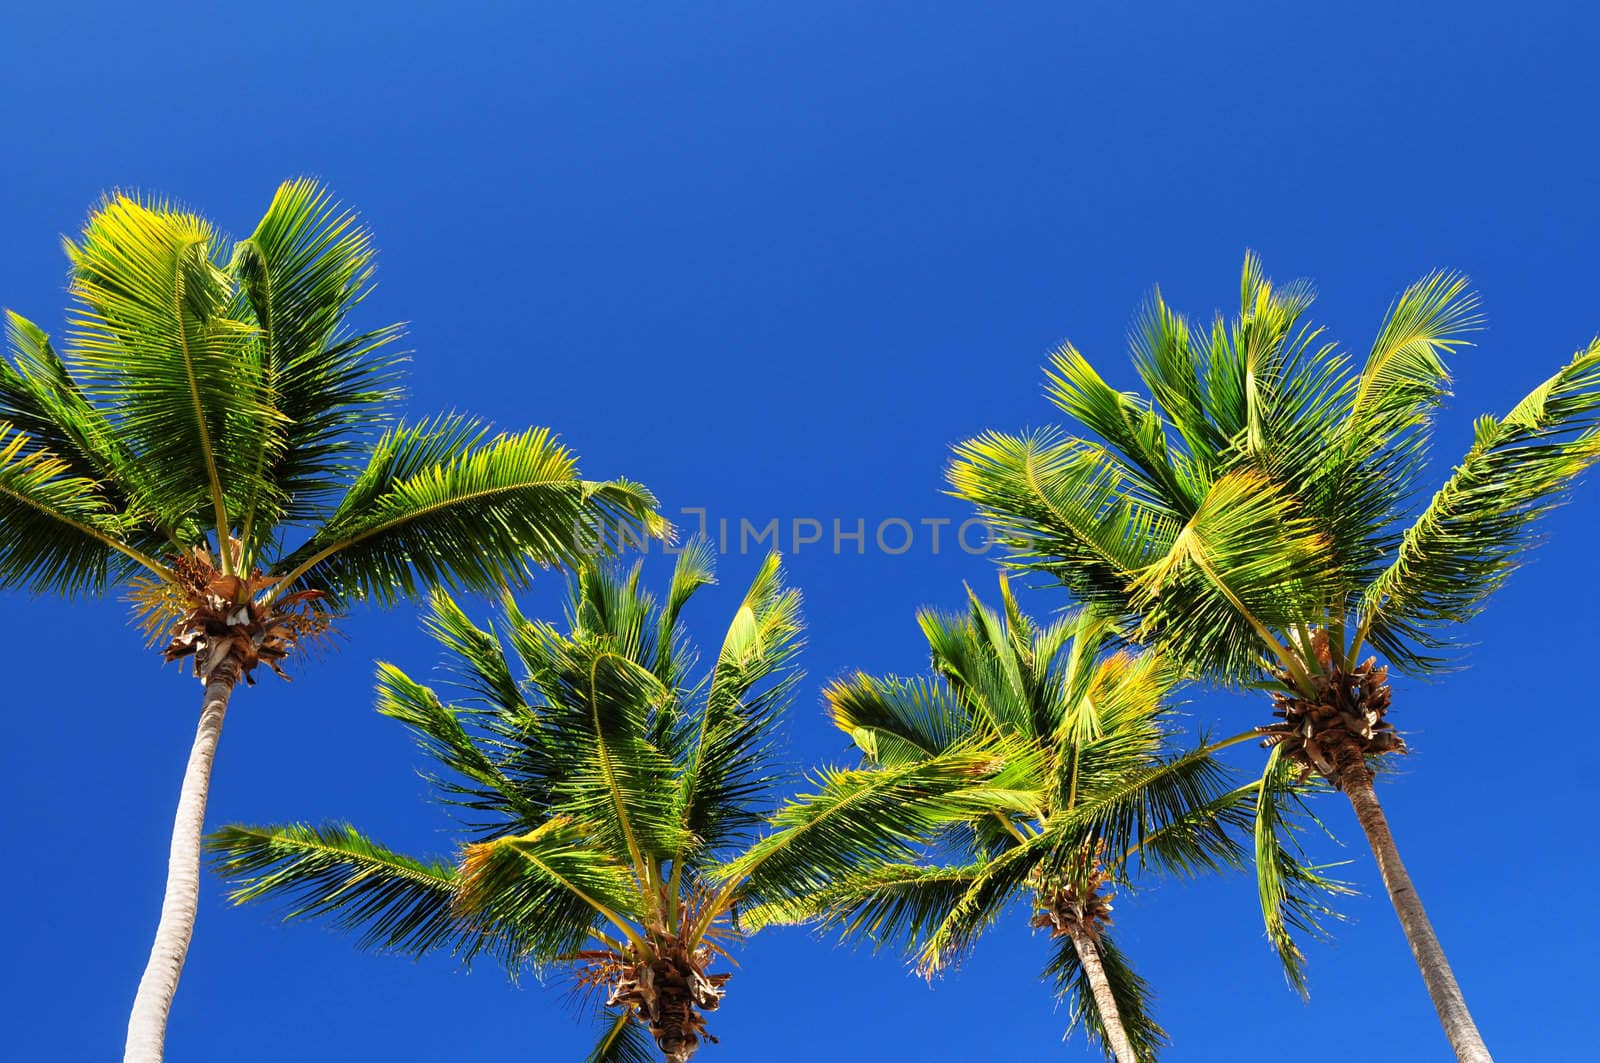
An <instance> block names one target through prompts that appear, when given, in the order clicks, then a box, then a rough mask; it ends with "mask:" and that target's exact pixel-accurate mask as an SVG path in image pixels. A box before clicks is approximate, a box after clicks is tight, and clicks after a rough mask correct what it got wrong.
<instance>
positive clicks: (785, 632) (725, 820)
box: [674, 553, 803, 847]
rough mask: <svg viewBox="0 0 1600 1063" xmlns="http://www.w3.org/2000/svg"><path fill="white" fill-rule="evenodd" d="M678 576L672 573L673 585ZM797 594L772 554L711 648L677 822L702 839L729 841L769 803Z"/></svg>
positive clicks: (794, 639)
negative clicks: (715, 648)
mask: <svg viewBox="0 0 1600 1063" xmlns="http://www.w3.org/2000/svg"><path fill="white" fill-rule="evenodd" d="M677 584H678V580H677V579H674V586H676V585H677ZM802 630H803V625H802V621H801V618H800V594H799V592H798V591H796V590H794V589H792V588H789V587H786V586H784V583H783V573H782V568H781V566H780V564H779V557H778V555H777V554H775V553H774V554H769V555H768V556H767V557H766V559H765V560H764V561H763V562H762V563H761V567H760V568H759V569H758V570H757V572H756V575H755V577H754V579H752V580H751V583H750V587H749V589H748V590H747V591H746V592H745V596H744V600H743V601H742V602H740V604H739V609H738V611H737V612H736V613H735V614H734V618H733V622H732V624H731V625H730V626H729V628H728V632H727V635H726V636H725V638H724V639H723V643H722V647H721V649H720V650H719V651H718V653H717V661H716V664H715V665H714V666H713V668H712V672H711V681H710V686H709V688H708V690H707V692H706V701H705V705H704V707H703V709H702V710H701V712H700V713H699V719H698V720H697V721H696V724H695V726H694V727H693V728H692V729H693V731H694V734H695V737H694V739H693V740H692V741H691V742H690V743H688V744H687V748H686V752H685V757H684V760H683V762H682V766H681V769H680V775H679V786H678V792H679V799H678V800H679V821H680V822H681V823H682V824H683V828H684V831H685V833H686V834H687V835H689V836H692V837H694V838H696V839H699V841H700V843H701V844H702V845H705V846H707V847H716V846H719V845H724V844H728V843H730V842H732V841H734V840H735V839H736V838H737V837H739V836H741V835H742V834H744V833H745V832H747V831H749V830H750V828H752V827H754V826H756V825H757V824H759V823H760V822H761V820H762V817H763V815H764V814H765V812H766V810H767V808H768V807H770V805H769V804H768V801H767V799H768V798H769V796H770V790H771V787H772V784H773V783H774V782H775V781H776V780H775V779H774V778H773V775H772V766H771V761H772V757H771V755H770V753H771V744H772V741H773V733H774V730H775V728H776V725H777V723H778V719H779V714H780V712H781V711H782V710H783V709H784V708H785V707H786V706H787V705H788V704H789V702H790V700H791V699H792V698H793V693H794V689H795V686H796V684H797V683H798V682H799V680H800V673H799V672H798V671H796V670H795V669H794V667H793V662H794V659H795V657H796V655H797V654H798V653H799V651H800V645H801V632H802Z"/></svg>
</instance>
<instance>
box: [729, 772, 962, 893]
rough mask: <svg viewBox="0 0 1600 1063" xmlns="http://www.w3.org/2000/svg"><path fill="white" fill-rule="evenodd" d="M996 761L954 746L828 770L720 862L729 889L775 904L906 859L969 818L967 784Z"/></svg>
mask: <svg viewBox="0 0 1600 1063" xmlns="http://www.w3.org/2000/svg"><path fill="white" fill-rule="evenodd" d="M992 768H993V763H992V761H991V759H990V758H989V757H987V756H985V755H984V754H982V753H973V752H967V751H952V752H950V753H946V754H945V755H943V756H941V757H938V758H935V759H932V760H926V761H921V762H917V763H913V764H909V765H906V766H904V767H900V768H885V769H878V770H858V771H846V770H840V769H825V770H823V771H821V772H820V773H818V775H817V776H816V778H815V779H814V782H815V784H816V786H817V792H816V793H814V794H809V795H805V796H802V797H800V798H798V799H796V800H793V801H790V802H789V803H787V804H785V805H784V806H783V807H782V808H781V809H779V811H778V813H777V814H776V815H775V816H773V818H772V826H773V833H771V834H769V835H768V836H767V837H765V838H763V839H761V840H760V841H758V842H757V843H756V844H755V845H753V846H751V847H750V849H749V850H747V851H746V852H745V853H744V854H743V855H741V856H739V857H738V858H736V859H734V860H733V861H731V862H729V863H728V864H726V865H725V866H723V867H722V868H720V869H718V872H717V877H718V878H720V879H721V880H722V881H723V883H724V890H725V892H726V893H728V894H729V895H733V894H735V893H737V895H738V896H740V897H743V898H747V899H748V901H749V902H754V903H762V904H769V903H774V902H778V901H784V900H793V899H795V898H804V897H807V896H809V895H811V894H813V893H815V892H817V891H820V890H825V889H827V888H829V886H831V885H832V884H834V883H836V882H838V881H839V880H841V879H844V878H846V877H847V876H848V875H849V874H850V873H851V872H852V871H854V870H855V869H856V868H858V867H861V866H863V865H872V864H876V863H887V862H894V861H906V860H909V859H911V858H912V857H914V855H915V849H916V847H917V845H918V843H919V841H920V840H921V839H924V838H926V837H927V836H929V835H930V834H933V833H936V832H937V831H938V830H939V829H940V828H941V827H943V826H945V825H947V824H949V823H952V822H958V821H960V820H962V819H965V818H967V807H966V806H964V805H963V804H962V803H961V801H960V796H961V791H963V790H965V789H967V788H969V787H971V786H973V785H974V784H975V783H976V782H977V781H978V780H979V778H980V777H981V776H983V775H985V774H987V773H988V772H989V771H990V770H992Z"/></svg>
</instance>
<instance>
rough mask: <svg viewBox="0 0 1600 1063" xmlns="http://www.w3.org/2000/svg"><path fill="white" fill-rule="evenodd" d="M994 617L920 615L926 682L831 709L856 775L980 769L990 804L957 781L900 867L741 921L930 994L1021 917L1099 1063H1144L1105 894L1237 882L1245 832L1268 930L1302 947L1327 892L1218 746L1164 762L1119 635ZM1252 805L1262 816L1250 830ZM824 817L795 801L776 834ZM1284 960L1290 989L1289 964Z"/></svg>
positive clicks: (853, 683) (1279, 805)
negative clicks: (903, 965) (1001, 922)
mask: <svg viewBox="0 0 1600 1063" xmlns="http://www.w3.org/2000/svg"><path fill="white" fill-rule="evenodd" d="M1001 601H1002V609H1001V610H1000V611H996V610H993V609H990V608H989V607H987V606H985V605H984V604H983V603H982V602H980V601H979V600H978V599H977V597H976V596H972V597H971V601H970V608H969V610H968V611H967V612H966V613H965V614H964V615H943V614H939V613H936V612H932V611H924V612H923V613H922V614H921V615H920V617H919V620H920V623H921V626H922V630H923V633H924V635H925V636H926V637H927V640H928V643H929V646H930V648H931V650H932V658H933V669H934V673H935V674H934V677H933V678H931V679H901V678H895V677H876V676H871V675H867V674H864V673H858V674H856V675H855V676H853V677H850V678H848V679H844V680H840V681H838V682H835V683H834V684H832V685H831V686H830V687H829V688H828V690H827V699H828V703H829V705H830V706H831V711H832V715H833V719H834V722H835V724H836V725H837V726H838V727H839V728H840V729H841V730H843V731H845V732H846V733H847V734H849V735H851V737H852V738H853V739H854V741H855V743H856V745H857V746H858V747H859V748H860V750H861V752H862V753H863V755H864V756H865V758H866V760H867V762H868V763H869V765H871V767H870V769H869V771H870V772H873V773H877V774H882V775H894V774H897V773H900V772H904V771H907V770H909V769H912V768H914V767H922V768H923V769H924V770H927V769H929V768H936V767H937V766H938V765H939V764H940V763H941V762H942V761H947V760H950V759H951V758H960V759H961V760H967V759H970V758H973V757H977V758H979V759H980V760H984V761H987V762H988V764H989V766H990V768H989V770H990V772H992V773H994V774H993V775H992V778H990V779H988V780H986V781H987V783H988V784H987V785H976V786H974V785H972V784H971V782H970V780H962V779H961V778H960V773H959V771H958V772H956V773H955V778H954V779H953V780H952V787H953V788H961V787H964V792H963V793H961V795H960V800H959V802H958V803H957V804H955V805H954V807H951V808H950V809H949V810H948V815H947V816H946V817H945V818H944V820H943V821H942V822H940V823H938V824H937V825H936V826H934V827H933V828H932V829H930V830H928V831H927V832H926V833H925V834H924V835H923V836H922V837H921V838H920V839H919V841H920V847H919V848H918V849H917V850H916V851H914V852H912V853H910V854H897V855H902V856H903V855H910V856H912V857H913V858H912V859H881V860H869V861H863V862H862V863H861V864H860V865H858V866H857V867H855V868H852V869H850V870H849V871H848V872H847V873H845V874H844V875H842V876H841V877H840V878H839V880H838V881H836V882H835V883H833V884H832V885H830V886H828V887H826V888H823V889H821V890H819V891H817V892H816V893H813V894H810V895H807V896H802V897H798V898H796V899H795V900H793V901H791V902H787V903H785V902H775V903H772V904H770V905H769V906H767V908H765V909H759V910H757V911H755V912H753V913H751V914H750V915H749V916H747V919H748V920H752V921H755V920H762V919H767V920H776V921H794V920H800V919H810V920H812V921H815V922H817V923H818V924H820V925H821V926H824V927H832V928H836V929H839V930H841V931H843V932H844V933H846V934H847V935H849V936H860V937H865V938H867V939H870V940H871V941H872V942H874V944H876V945H885V944H896V945H900V946H903V947H905V948H907V949H910V950H912V951H914V953H915V956H916V960H917V965H918V967H919V968H920V969H921V970H922V971H923V972H924V973H927V974H932V973H934V972H937V971H940V970H942V969H944V968H946V967H947V966H949V965H950V964H952V963H954V962H956V961H957V960H959V959H960V957H961V956H963V955H964V954H965V953H966V952H967V951H968V950H969V949H970V948H971V947H972V946H973V945H974V944H975V943H976V941H977V939H978V937H979V936H980V935H981V934H982V932H983V931H984V930H985V929H987V928H988V927H989V926H991V925H992V924H993V923H994V922H995V921H996V920H997V919H999V918H1000V917H1001V915H1002V914H1003V913H1004V912H1005V911H1007V910H1008V909H1009V908H1010V907H1011V906H1012V905H1013V904H1014V903H1015V902H1017V901H1018V900H1021V899H1023V898H1026V899H1028V900H1029V902H1030V903H1031V905H1032V907H1033V910H1034V913H1035V915H1034V918H1033V925H1034V926H1036V927H1044V928H1048V929H1049V930H1050V933H1051V936H1052V938H1053V939H1054V949H1053V952H1052V956H1051V959H1050V961H1049V964H1048V966H1047V967H1046V969H1045V975H1046V977H1047V979H1049V980H1050V981H1051V982H1053V983H1054V985H1055V986H1056V989H1057V991H1058V993H1059V994H1061V995H1063V996H1065V997H1067V998H1069V999H1070V1000H1071V1002H1072V1019H1073V1023H1074V1025H1076V1024H1078V1023H1080V1022H1081V1023H1082V1024H1083V1025H1084V1026H1085V1027H1086V1028H1087V1030H1088V1031H1089V1034H1090V1036H1091V1038H1092V1039H1093V1040H1095V1041H1097V1042H1099V1043H1100V1044H1101V1045H1102V1047H1103V1048H1104V1049H1105V1051H1106V1054H1107V1056H1108V1057H1112V1058H1115V1059H1121V1060H1126V1061H1129V1063H1131V1061H1132V1060H1133V1059H1140V1060H1146V1059H1151V1058H1153V1057H1154V1056H1155V1053H1156V1051H1157V1049H1158V1048H1159V1047H1160V1046H1161V1045H1162V1044H1164V1043H1165V1041H1166V1035H1165V1033H1164V1031H1163V1030H1162V1028H1161V1027H1160V1025H1158V1024H1157V1022H1156V1020H1155V1019H1154V1017H1153V1014H1152V1010H1151V1007H1150V1000H1149V988H1148V986H1147V985H1146V984H1145V982H1144V981H1143V980H1142V979H1141V978H1140V977H1139V976H1138V975H1137V974H1136V973H1135V972H1134V971H1133V968H1132V967H1131V965H1130V964H1129V962H1128V960H1127V958H1126V957H1125V956H1124V954H1123V953H1122V952H1121V951H1120V950H1119V949H1118V948H1117V946H1116V943H1115V942H1114V940H1113V938H1112V935H1111V934H1110V932H1109V931H1108V930H1107V927H1108V926H1109V923H1110V919H1109V913H1110V908H1111V905H1110V903H1109V894H1110V890H1111V889H1112V887H1113V886H1120V887H1123V888H1131V887H1132V885H1133V884H1134V881H1135V879H1136V878H1137V876H1138V875H1139V874H1140V873H1141V872H1144V871H1165V872H1170V873H1177V874H1180V875H1188V874H1193V873H1198V872H1201V871H1208V870H1216V869H1221V868H1227V867H1237V866H1241V865H1243V864H1244V863H1245V862H1246V861H1247V859H1248V854H1249V848H1248V846H1247V845H1246V844H1245V839H1248V838H1249V837H1250V835H1251V831H1252V830H1256V831H1258V832H1259V841H1260V844H1261V845H1262V847H1263V851H1264V853H1265V854H1266V856H1265V859H1266V862H1267V863H1268V864H1269V865H1270V870H1269V872H1268V874H1267V876H1265V877H1266V878H1267V879H1269V880H1270V883H1271V886H1270V888H1271V889H1272V890H1273V891H1274V893H1273V905H1274V909H1273V911H1274V913H1275V915H1276V917H1277V919H1278V926H1279V929H1280V930H1283V929H1284V927H1283V921H1284V920H1288V921H1289V922H1290V923H1292V924H1294V925H1297V926H1300V927H1302V928H1305V929H1315V927H1316V920H1317V917H1318V915H1319V914H1320V913H1321V912H1322V910H1323V909H1322V906H1321V903H1320V901H1319V900H1318V894H1319V893H1320V892H1321V891H1322V890H1324V889H1327V888H1330V887H1331V886H1332V884H1331V883H1329V882H1328V881H1327V880H1325V879H1323V878H1322V877H1321V875H1320V874H1319V873H1318V872H1317V871H1316V870H1315V869H1314V868H1310V867H1307V866H1305V865H1304V864H1303V863H1302V862H1301V861H1300V859H1299V858H1298V850H1297V847H1296V846H1295V841H1294V837H1293V832H1294V829H1295V828H1294V827H1293V826H1291V825H1290V824H1289V823H1288V822H1287V821H1286V819H1285V814H1286V813H1287V812H1291V811H1293V806H1294V804H1295V801H1296V795H1295V794H1294V792H1293V790H1292V787H1289V786H1288V785H1286V784H1285V780H1282V779H1279V780H1276V782H1277V783H1278V784H1279V785H1276V786H1274V787H1271V788H1263V787H1262V786H1261V785H1260V784H1258V783H1249V784H1247V785H1243V786H1239V785H1234V784H1233V783H1232V782H1231V781H1230V780H1231V772H1230V771H1229V769H1227V768H1226V766H1225V765H1224V764H1223V763H1222V762H1221V761H1219V760H1218V759H1217V757H1216V755H1215V754H1216V752H1217V751H1218V750H1219V749H1220V748H1221V747H1222V746H1225V745H1227V744H1229V743H1227V742H1221V743H1215V744H1211V745H1207V744H1205V743H1202V744H1201V745H1199V746H1198V747H1196V748H1193V749H1188V750H1183V749H1180V748H1179V747H1178V746H1177V744H1176V742H1175V733H1176V726H1175V723H1176V721H1175V713H1174V712H1173V711H1172V709H1171V703H1170V700H1169V697H1170V694H1171V691H1172V687H1173V684H1174V682H1175V681H1176V679H1177V678H1178V676H1177V675H1176V673H1174V672H1173V670H1172V669H1171V668H1170V667H1169V666H1167V664H1166V663H1165V662H1163V661H1162V660H1161V659H1160V658H1158V657H1157V656H1156V655H1154V654H1150V653H1132V652H1129V651H1127V650H1125V649H1119V648H1117V642H1118V639H1117V634H1116V630H1115V625H1114V624H1113V623H1111V622H1110V621H1108V620H1107V619H1106V618H1104V617H1103V616H1098V615H1095V614H1093V613H1090V612H1078V613H1074V614H1069V615H1067V616H1065V617H1063V618H1060V619H1058V620H1056V621H1055V622H1053V623H1051V624H1049V625H1047V626H1042V627H1041V626H1038V625H1036V624H1035V623H1034V622H1033V621H1031V620H1030V619H1028V617H1026V616H1025V615H1024V614H1023V613H1022V611H1021V610H1020V609H1019V608H1018V605H1017V602H1016V600H1015V598H1014V597H1013V596H1012V594H1011V591H1010V588H1009V586H1008V585H1007V584H1006V582H1005V581H1004V580H1003V579H1002V581H1001ZM958 763H959V761H958ZM1263 793H1265V794H1266V799H1265V800H1264V801H1263V798H1262V795H1263ZM1258 805H1264V806H1265V807H1266V808H1267V809H1268V811H1267V814H1265V815H1262V816H1261V817H1259V821H1258V819H1257V816H1256V811H1257V807H1258ZM825 811H826V809H825V808H823V809H820V810H819V809H815V808H814V807H813V804H812V803H811V802H806V801H802V802H800V803H799V804H797V805H795V806H793V807H791V808H790V809H789V810H786V813H785V815H784V816H783V817H780V819H784V818H787V819H789V820H791V821H793V822H796V823H804V822H806V817H807V816H808V814H812V815H814V814H818V813H819V812H825ZM1286 958H1287V959H1289V960H1290V962H1291V963H1292V964H1293V969H1294V971H1295V972H1296V974H1298V953H1291V954H1290V955H1289V956H1288V957H1286Z"/></svg>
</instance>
